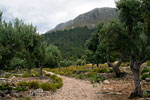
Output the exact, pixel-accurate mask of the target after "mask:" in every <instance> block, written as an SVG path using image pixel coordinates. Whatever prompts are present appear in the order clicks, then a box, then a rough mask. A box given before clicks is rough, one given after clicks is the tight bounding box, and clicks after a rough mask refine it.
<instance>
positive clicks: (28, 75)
mask: <svg viewBox="0 0 150 100" xmlns="http://www.w3.org/2000/svg"><path fill="white" fill-rule="evenodd" d="M32 76H33V75H32V74H27V73H25V74H23V75H22V77H32Z"/></svg>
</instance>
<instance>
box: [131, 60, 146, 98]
mask: <svg viewBox="0 0 150 100" xmlns="http://www.w3.org/2000/svg"><path fill="white" fill-rule="evenodd" d="M140 67H141V64H140V63H137V62H135V61H134V60H132V62H131V65H130V68H131V71H132V72H133V76H134V86H135V88H134V91H133V92H132V93H131V94H130V97H129V98H130V99H132V98H135V97H142V96H143V91H142V88H141V84H140Z"/></svg>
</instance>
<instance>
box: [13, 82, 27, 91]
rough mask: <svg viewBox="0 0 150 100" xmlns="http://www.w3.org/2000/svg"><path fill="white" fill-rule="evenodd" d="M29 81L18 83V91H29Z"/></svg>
mask: <svg viewBox="0 0 150 100" xmlns="http://www.w3.org/2000/svg"><path fill="white" fill-rule="evenodd" d="M28 87H29V83H27V82H19V83H18V84H17V87H16V89H15V90H16V91H17V92H21V91H23V92H24V91H27V90H28V89H29V88H28Z"/></svg>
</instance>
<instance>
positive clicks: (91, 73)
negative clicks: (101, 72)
mask: <svg viewBox="0 0 150 100" xmlns="http://www.w3.org/2000/svg"><path fill="white" fill-rule="evenodd" d="M96 75H97V73H95V72H89V73H88V74H87V77H88V78H94V77H96Z"/></svg>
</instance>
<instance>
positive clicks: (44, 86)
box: [40, 83, 57, 92]
mask: <svg viewBox="0 0 150 100" xmlns="http://www.w3.org/2000/svg"><path fill="white" fill-rule="evenodd" d="M40 87H41V88H42V89H43V90H44V91H53V92H55V91H56V89H57V87H56V85H55V84H54V83H42V84H41V86H40Z"/></svg>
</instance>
